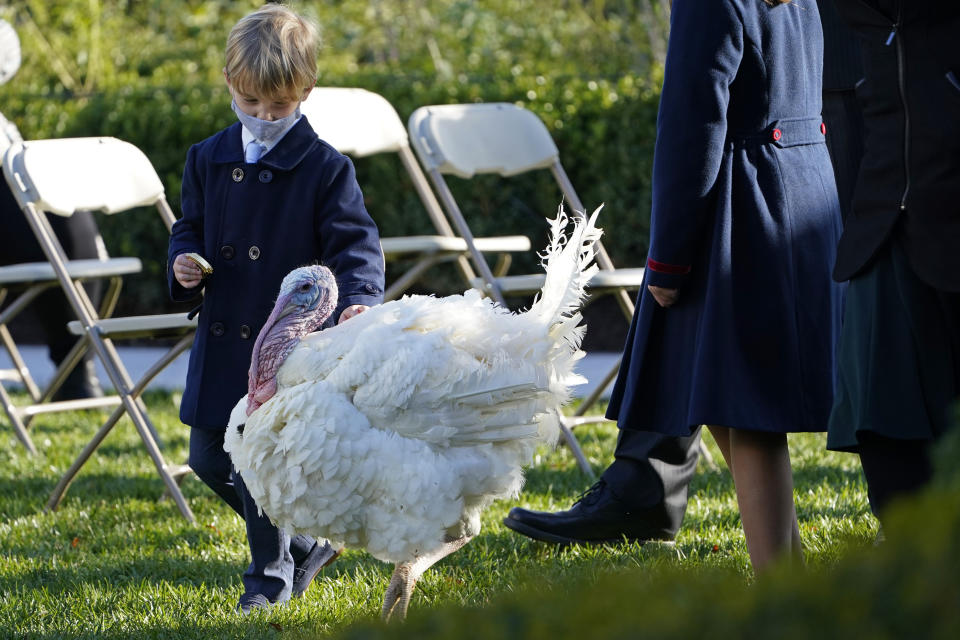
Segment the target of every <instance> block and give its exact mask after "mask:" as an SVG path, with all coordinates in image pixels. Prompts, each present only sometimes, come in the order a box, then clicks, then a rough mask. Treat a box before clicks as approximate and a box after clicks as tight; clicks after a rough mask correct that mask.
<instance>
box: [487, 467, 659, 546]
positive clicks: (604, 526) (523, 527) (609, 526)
mask: <svg viewBox="0 0 960 640" xmlns="http://www.w3.org/2000/svg"><path fill="white" fill-rule="evenodd" d="M503 524H504V525H506V526H507V527H508V528H510V529H513V530H514V531H516V532H517V533H522V534H523V535H525V536H527V537H530V538H533V539H534V540H541V541H543V542H552V543H554V544H603V543H614V542H623V541H624V540H628V541H631V542H648V541H651V540H658V541H664V542H669V541H672V540H673V532H672V531H671V530H670V529H669V528H667V523H666V516H665V514H664V510H663V506H662V505H655V506H652V507H641V508H633V507H630V506H629V505H627V504H625V503H624V502H622V501H621V500H619V499H618V498H617V497H616V496H615V495H613V491H611V490H610V489H609V488H608V487H607V485H606V483H605V482H604V481H603V480H600V481H599V482H597V483H596V484H594V485H593V486H592V487H590V488H589V489H587V490H586V491H584V492H583V494H581V496H580V498H579V499H578V500H577V501H576V502H575V503H574V505H573V506H572V507H571V508H570V509H568V510H567V511H558V512H557V513H549V512H544V511H528V510H527V509H521V508H519V507H514V508H513V509H511V510H510V513H509V514H507V517H506V518H504V519H503Z"/></svg>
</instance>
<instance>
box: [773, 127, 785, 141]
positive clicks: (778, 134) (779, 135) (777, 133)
mask: <svg viewBox="0 0 960 640" xmlns="http://www.w3.org/2000/svg"><path fill="white" fill-rule="evenodd" d="M782 137H783V132H782V131H780V129H774V130H773V141H774V142H776V141H777V140H779V139H780V138H782Z"/></svg>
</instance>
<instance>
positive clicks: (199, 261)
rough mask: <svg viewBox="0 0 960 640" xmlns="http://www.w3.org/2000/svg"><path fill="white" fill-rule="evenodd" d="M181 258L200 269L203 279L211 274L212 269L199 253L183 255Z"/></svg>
mask: <svg viewBox="0 0 960 640" xmlns="http://www.w3.org/2000/svg"><path fill="white" fill-rule="evenodd" d="M183 257H184V258H186V259H187V260H191V261H192V262H193V263H194V264H195V265H197V266H198V267H200V272H201V273H203V277H207V276H208V275H210V274H211V273H213V267H212V266H211V265H210V263H209V262H207V261H206V260H204V259H203V256H202V255H200V254H199V253H185V254H183Z"/></svg>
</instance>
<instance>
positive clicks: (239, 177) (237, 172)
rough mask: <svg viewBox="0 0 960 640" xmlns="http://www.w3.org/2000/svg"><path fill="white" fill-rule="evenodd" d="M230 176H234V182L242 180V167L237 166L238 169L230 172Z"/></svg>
mask: <svg viewBox="0 0 960 640" xmlns="http://www.w3.org/2000/svg"><path fill="white" fill-rule="evenodd" d="M230 177H231V178H233V181H234V182H242V181H243V169H241V168H240V167H237V168H236V169H234V170H233V173H231V174H230Z"/></svg>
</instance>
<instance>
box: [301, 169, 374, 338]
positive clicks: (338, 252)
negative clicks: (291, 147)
mask: <svg viewBox="0 0 960 640" xmlns="http://www.w3.org/2000/svg"><path fill="white" fill-rule="evenodd" d="M340 160H341V162H340V164H339V166H338V167H337V168H336V170H334V171H332V172H331V173H330V174H329V175H330V181H329V183H328V185H327V188H326V194H325V196H324V197H323V198H322V199H321V205H320V210H319V211H318V213H317V218H316V220H317V222H316V224H317V229H316V233H317V238H318V242H319V244H320V254H321V255H322V256H323V263H324V265H325V266H327V267H328V268H329V269H330V270H331V271H332V272H333V273H334V275H335V276H336V278H337V288H338V289H339V299H338V302H337V309H336V311H334V315H333V318H334V321H336V319H338V318H339V317H340V313H341V312H342V311H343V309H345V308H346V307H348V306H350V305H354V304H364V305H367V306H373V305H375V304H380V303H381V302H383V290H384V260H383V251H382V250H381V248H380V234H379V232H378V231H377V225H376V223H374V221H373V218H371V217H370V214H369V213H368V212H367V209H366V207H365V206H364V204H363V193H362V192H361V190H360V186H359V185H358V184H357V179H356V174H355V172H354V168H353V163H352V162H351V161H350V159H349V158H347V157H345V156H340Z"/></svg>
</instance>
